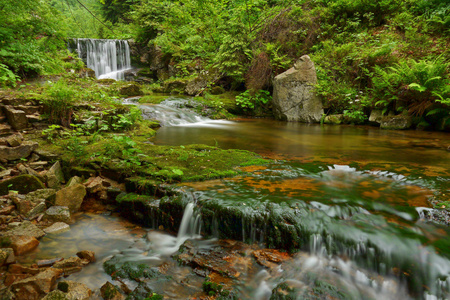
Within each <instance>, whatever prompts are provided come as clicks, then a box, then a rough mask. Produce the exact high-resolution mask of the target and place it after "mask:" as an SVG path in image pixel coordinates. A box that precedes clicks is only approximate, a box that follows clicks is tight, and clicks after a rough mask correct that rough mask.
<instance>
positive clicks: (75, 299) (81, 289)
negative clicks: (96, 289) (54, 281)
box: [58, 280, 92, 300]
mask: <svg viewBox="0 0 450 300" xmlns="http://www.w3.org/2000/svg"><path fill="white" fill-rule="evenodd" d="M62 282H63V283H65V284H67V294H66V296H67V298H68V299H71V300H88V299H90V297H91V295H92V291H91V289H90V288H88V287H87V286H86V285H85V284H83V283H79V282H75V281H69V280H66V281H62ZM60 283H61V282H60ZM58 289H59V284H58Z"/></svg>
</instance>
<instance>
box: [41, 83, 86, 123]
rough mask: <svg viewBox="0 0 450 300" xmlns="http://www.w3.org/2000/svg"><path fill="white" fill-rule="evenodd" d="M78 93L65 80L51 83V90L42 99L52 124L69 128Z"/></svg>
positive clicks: (48, 89)
mask: <svg viewBox="0 0 450 300" xmlns="http://www.w3.org/2000/svg"><path fill="white" fill-rule="evenodd" d="M76 93H77V91H76V90H75V89H74V88H73V87H72V86H70V85H68V84H67V82H66V81H64V80H59V81H57V82H56V83H52V82H49V88H47V90H46V91H45V94H44V97H43V98H42V99H41V101H42V103H43V104H44V107H45V111H46V113H47V114H48V116H49V121H50V122H56V123H60V124H62V125H64V126H69V124H70V123H71V121H72V115H73V104H74V101H75V97H76Z"/></svg>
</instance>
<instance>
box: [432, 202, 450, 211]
mask: <svg viewBox="0 0 450 300" xmlns="http://www.w3.org/2000/svg"><path fill="white" fill-rule="evenodd" d="M434 208H446V209H450V201H444V202H439V203H438V204H437V205H435V206H434Z"/></svg>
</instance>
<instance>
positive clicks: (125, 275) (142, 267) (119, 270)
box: [103, 257, 164, 281]
mask: <svg viewBox="0 0 450 300" xmlns="http://www.w3.org/2000/svg"><path fill="white" fill-rule="evenodd" d="M103 268H104V270H105V272H106V273H107V274H108V275H111V277H112V278H113V279H116V278H121V279H130V280H136V281H139V278H159V277H164V275H162V274H161V273H160V272H159V271H158V269H157V268H151V267H150V266H148V265H146V264H143V263H137V262H129V261H127V262H125V263H122V262H121V261H120V258H118V257H113V258H112V259H110V260H108V261H106V262H104V263H103Z"/></svg>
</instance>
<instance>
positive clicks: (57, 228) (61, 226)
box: [44, 222, 70, 234]
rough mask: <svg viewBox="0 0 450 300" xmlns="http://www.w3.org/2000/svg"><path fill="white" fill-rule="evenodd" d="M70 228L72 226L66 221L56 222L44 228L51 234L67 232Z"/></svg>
mask: <svg viewBox="0 0 450 300" xmlns="http://www.w3.org/2000/svg"><path fill="white" fill-rule="evenodd" d="M68 230H70V226H69V225H68V224H66V223H64V222H56V223H54V224H53V225H51V226H49V227H47V228H45V229H44V232H45V233H47V234H49V233H53V234H56V233H62V232H66V231H68Z"/></svg>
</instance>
